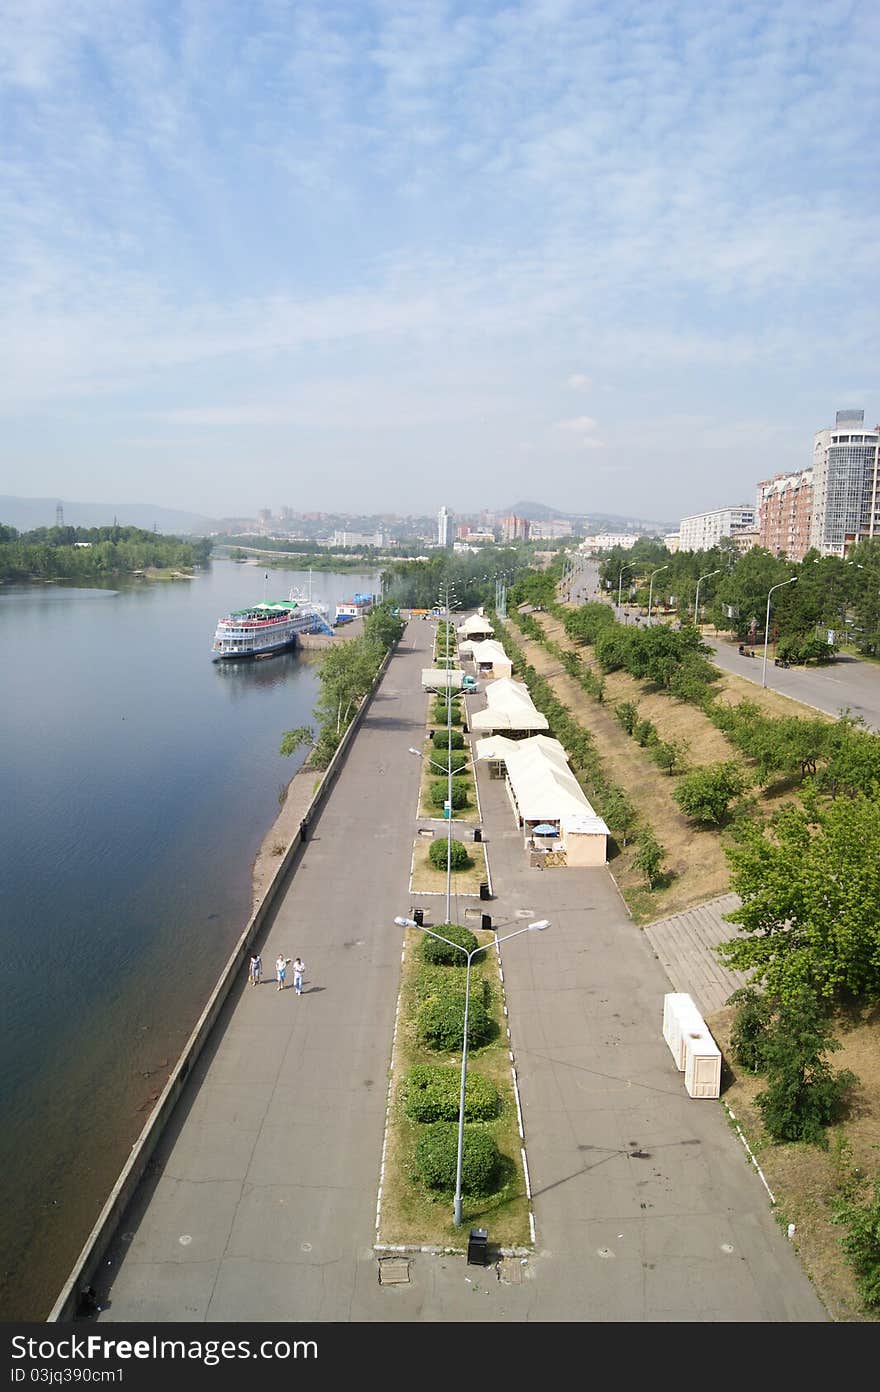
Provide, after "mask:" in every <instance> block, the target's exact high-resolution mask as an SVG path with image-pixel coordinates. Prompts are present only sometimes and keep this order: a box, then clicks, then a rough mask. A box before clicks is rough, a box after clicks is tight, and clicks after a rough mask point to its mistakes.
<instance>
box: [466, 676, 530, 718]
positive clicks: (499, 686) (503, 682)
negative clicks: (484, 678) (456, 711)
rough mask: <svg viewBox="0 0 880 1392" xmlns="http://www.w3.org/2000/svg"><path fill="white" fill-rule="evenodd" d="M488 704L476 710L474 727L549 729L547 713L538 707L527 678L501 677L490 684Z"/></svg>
mask: <svg viewBox="0 0 880 1392" xmlns="http://www.w3.org/2000/svg"><path fill="white" fill-rule="evenodd" d="M486 700H487V702H488V704H487V705H486V706H485V708H484V709H483V710H479V711H472V712H471V716H470V724H471V729H472V730H473V731H475V732H477V731H481V730H487V731H488V730H546V729H548V728H549V725H548V721H547V717H546V715H544V714H543V713H542V712H541V711H539V710H538V709H537V707H536V706H535V704H534V702H533V701H532V698H531V696H530V695H529V689H528V687H527V686H526V684H525V682H518V681H514V680H513V678H512V677H499V678H498V680H497V681H493V682H489V683H488V685H487V686H486Z"/></svg>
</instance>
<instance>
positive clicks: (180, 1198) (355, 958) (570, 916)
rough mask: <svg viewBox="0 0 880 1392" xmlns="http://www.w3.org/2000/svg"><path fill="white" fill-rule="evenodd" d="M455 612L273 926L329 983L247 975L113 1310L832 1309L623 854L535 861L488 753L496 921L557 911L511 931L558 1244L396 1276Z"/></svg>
mask: <svg viewBox="0 0 880 1392" xmlns="http://www.w3.org/2000/svg"><path fill="white" fill-rule="evenodd" d="M431 636H432V627H431V625H429V624H425V623H421V622H418V621H416V622H413V623H410V625H409V628H408V631H407V635H406V638H405V640H404V647H403V650H402V651H399V652H398V654H397V655H396V656H395V657H394V659H393V660H392V662H391V664H390V666H389V669H388V672H387V674H386V677H385V679H384V681H383V683H382V685H381V687H380V689H379V692H378V696H377V699H376V700H375V701H374V703H373V705H372V707H371V709H370V711H369V713H368V716H367V719H366V721H365V724H364V726H363V728H362V730H361V732H360V733H359V735H358V737H357V739H356V740H355V742H354V744H353V746H352V749H351V751H350V753H349V756H348V758H347V761H346V764H345V767H344V768H343V770H342V771H341V773H340V776H339V780H338V782H337V784H336V786H335V788H334V790H333V792H332V794H331V796H330V798H329V799H328V801H327V803H326V804H325V807H324V810H323V812H322V813H321V816H320V818H319V820H318V821H317V823H316V825H315V828H314V835H313V836H312V838H311V839H310V840H309V842H308V843H307V844H306V846H305V847H304V849H303V852H302V856H301V859H300V861H299V864H298V867H297V868H296V871H295V874H294V876H293V878H292V879H291V881H290V886H289V889H288V891H287V893H286V895H285V897H284V899H283V902H282V903H281V904H280V906H279V908H278V910H277V912H276V915H275V917H274V920H273V921H272V923H271V925H270V926H269V928H268V930H267V934H266V938H265V941H264V942H263V944H262V953H263V961H264V962H265V963H270V962H272V961H274V958H275V956H276V955H277V954H278V952H279V951H283V952H284V953H285V955H286V956H294V955H295V954H296V953H300V954H301V955H302V956H303V957H304V959H305V962H306V965H307V972H306V990H305V993H304V995H303V996H302V997H301V998H300V997H297V996H296V995H295V994H294V992H293V991H292V990H286V991H284V992H278V991H276V989H275V987H274V984H273V983H267V984H265V985H263V986H261V987H260V988H257V989H254V988H251V987H249V986H248V985H247V984H246V983H245V982H244V980H243V981H242V985H241V987H240V989H239V990H238V991H237V992H233V993H232V995H231V997H230V1000H229V1002H228V1004H227V1008H226V1011H225V1013H224V1016H223V1017H222V1019H221V1021H220V1023H219V1026H218V1028H217V1030H216V1033H215V1037H214V1040H213V1042H212V1045H211V1046H210V1047H209V1048H208V1049H207V1050H206V1052H205V1055H204V1056H203V1058H202V1059H201V1060H200V1062H199V1064H198V1066H197V1067H196V1068H195V1069H194V1070H193V1077H192V1079H191V1082H190V1084H189V1086H188V1088H187V1090H186V1092H185V1094H184V1097H183V1099H182V1102H181V1105H180V1107H179V1109H178V1113H177V1115H176V1117H175V1120H174V1122H173V1124H172V1126H171V1127H170V1128H169V1130H168V1132H167V1133H166V1136H165V1137H164V1138H163V1140H162V1142H161V1144H160V1147H159V1150H158V1152H157V1156H156V1161H155V1165H154V1168H153V1171H152V1173H151V1174H150V1176H148V1178H147V1180H146V1181H145V1183H144V1184H143V1185H142V1186H141V1189H140V1191H139V1193H138V1194H137V1196H136V1198H135V1200H134V1202H133V1204H132V1207H131V1210H130V1212H129V1214H128V1215H127V1217H126V1219H125V1221H124V1223H123V1228H122V1232H121V1235H120V1240H119V1242H118V1244H117V1246H116V1248H115V1250H114V1251H113V1252H112V1254H111V1265H110V1266H109V1267H104V1268H103V1271H104V1273H105V1276H106V1285H105V1286H103V1287H102V1286H100V1285H99V1286H98V1287H97V1288H98V1295H99V1303H100V1304H101V1305H103V1306H104V1309H103V1313H102V1314H101V1315H100V1319H102V1320H108V1321H112V1320H133V1321H150V1320H206V1321H217V1320H222V1321H233V1322H234V1321H263V1320H299V1321H312V1320H320V1321H366V1320H370V1321H402V1320H425V1321H449V1320H468V1321H495V1322H501V1321H517V1322H520V1321H525V1320H538V1321H559V1320H565V1321H597V1320H601V1321H619V1322H625V1321H728V1320H755V1321H758V1320H762V1321H767V1320H769V1321H789V1320H794V1321H805V1320H822V1319H824V1318H825V1315H824V1312H823V1309H822V1306H821V1305H820V1303H819V1301H818V1299H817V1297H816V1295H815V1293H814V1291H813V1289H812V1286H811V1285H810V1283H809V1281H808V1280H807V1279H806V1277H805V1275H804V1274H803V1272H802V1270H801V1268H800V1266H799V1264H798V1262H797V1259H796V1256H795V1253H794V1251H793V1249H792V1247H791V1245H790V1244H789V1243H788V1242H787V1240H786V1239H785V1237H784V1235H783V1234H782V1233H781V1231H780V1229H779V1227H778V1225H777V1224H776V1222H775V1220H774V1218H773V1216H772V1214H771V1212H770V1210H769V1205H768V1200H767V1196H766V1193H765V1191H764V1189H763V1188H762V1186H761V1184H760V1181H759V1179H758V1178H757V1176H756V1175H755V1173H754V1171H753V1170H752V1168H751V1167H750V1166H749V1164H748V1163H747V1161H746V1158H745V1156H744V1153H743V1151H742V1148H741V1145H740V1143H739V1141H738V1140H737V1138H736V1137H735V1136H734V1134H733V1132H732V1131H731V1129H730V1127H729V1126H728V1124H727V1121H726V1118H725V1114H724V1112H723V1109H722V1108H721V1107H720V1106H719V1105H718V1104H717V1103H715V1102H711V1101H693V1100H691V1099H690V1098H688V1097H687V1095H686V1093H685V1091H684V1087H683V1084H682V1079H681V1075H680V1074H679V1073H678V1072H677V1070H676V1069H675V1067H674V1065H673V1062H672V1058H671V1055H670V1053H669V1050H668V1049H667V1047H666V1045H665V1043H664V1042H663V1040H662V1036H661V1015H662V1002H663V994H664V992H665V991H667V990H669V989H670V982H669V979H668V977H667V976H666V973H665V972H664V970H663V968H662V966H661V964H660V962H659V961H658V960H657V957H656V956H655V954H654V950H653V948H652V944H651V942H650V941H649V939H648V938H647V936H646V935H645V934H644V933H643V932H642V931H641V930H639V929H638V928H636V927H635V926H634V925H633V924H632V922H631V921H630V919H629V917H628V915H627V913H626V911H625V909H624V906H623V904H622V902H621V900H620V899H619V897H618V895H617V891H616V889H615V887H614V884H613V882H612V880H611V878H610V876H609V875H608V874H607V872H606V871H605V870H604V869H600V870H568V871H557V872H554V871H541V870H533V869H529V868H528V866H527V865H526V861H525V857H524V855H523V850H522V839H521V834H520V833H519V832H518V831H517V830H516V829H515V828H514V826H513V824H512V817H511V811H510V804H509V802H508V799H507V796H506V793H505V791H504V785H503V784H502V783H500V782H495V781H490V780H488V779H484V778H483V777H482V771H481V798H482V810H483V826H484V834H485V839H486V842H487V849H488V852H489V855H490V857H491V863H492V874H493V882H494V885H495V889H496V893H497V898H496V899H495V900H494V901H493V902H492V903H491V904H490V905H484V907H486V908H488V909H490V910H491V914H492V921H493V927H494V928H496V929H497V930H498V932H499V933H500V934H503V933H504V932H505V931H514V930H515V928H517V927H521V926H523V922H524V921H526V920H527V918H529V917H531V916H532V915H534V916H536V917H547V918H550V919H551V920H552V928H551V929H550V930H548V931H547V932H545V933H541V934H529V935H523V936H522V937H520V938H518V939H517V940H516V941H515V942H511V943H510V944H508V945H507V947H506V948H505V949H503V952H504V976H505V985H506V991H507V1000H508V1005H509V1010H510V1022H511V1031H512V1038H513V1045H514V1049H515V1054H516V1060H517V1066H518V1069H519V1077H520V1086H521V1096H522V1107H523V1115H524V1121H525V1130H526V1141H527V1147H528V1156H529V1166H530V1171H531V1181H532V1188H533V1193H534V1205H535V1213H536V1221H537V1252H536V1254H535V1256H534V1257H532V1258H531V1259H529V1261H528V1263H527V1264H526V1266H525V1267H521V1266H519V1265H510V1266H507V1267H505V1268H502V1273H503V1278H502V1279H499V1275H501V1274H502V1273H499V1274H496V1272H495V1271H494V1270H489V1271H487V1272H485V1273H484V1272H483V1271H481V1270H480V1269H478V1268H473V1267H470V1268H469V1267H467V1266H466V1264H465V1261H464V1258H463V1257H461V1256H459V1257H435V1256H430V1255H428V1254H415V1255H413V1256H412V1258H411V1259H410V1260H409V1262H408V1278H409V1279H408V1280H407V1281H404V1282H403V1283H401V1284H395V1285H389V1286H386V1285H381V1284H380V1283H379V1280H378V1269H377V1259H376V1254H375V1251H374V1249H373V1241H374V1224H375V1207H376V1192H377V1181H378V1168H379V1157H380V1155H381V1148H382V1137H383V1130H384V1121H385V1099H386V1090H387V1076H388V1064H389V1056H390V1046H391V1038H392V1032H393V1026H394V1015H395V1006H396V998H397V989H398V979H399V969H400V947H401V941H400V929H398V928H397V927H395V925H394V924H393V921H392V920H393V918H394V915H395V914H399V913H401V912H403V913H407V912H408V910H409V907H410V904H411V902H412V900H411V897H410V896H409V893H408V890H407V883H408V873H409V849H410V846H411V843H412V837H413V832H414V828H415V826H416V824H417V823H416V816H415V813H416V800H417V792H418V781H419V765H418V762H417V761H416V760H415V759H411V758H408V757H407V755H406V749H407V746H408V745H410V744H413V743H418V742H419V732H420V730H421V728H422V727H423V722H424V715H425V698H424V696H423V695H422V693H421V690H420V685H419V673H420V669H421V667H422V666H423V665H425V653H426V650H427V649H428V647H429V644H430V640H431ZM413 645H415V649H420V651H418V650H414V647H413ZM479 700H480V698H478V703H479ZM424 906H425V908H426V922H431V921H434V922H436V921H437V918H436V915H437V914H438V913H442V909H438V904H437V901H436V900H431V899H426V900H425V901H424ZM459 907H460V908H461V906H459ZM432 915H434V917H433V919H432ZM459 916H460V914H459ZM489 1226H490V1234H489V1236H490V1241H491V1236H492V1234H491V1224H490V1225H489Z"/></svg>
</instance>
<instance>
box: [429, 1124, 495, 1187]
mask: <svg viewBox="0 0 880 1392" xmlns="http://www.w3.org/2000/svg"><path fill="white" fill-rule="evenodd" d="M500 1161H501V1156H500V1155H499V1153H498V1147H497V1145H496V1144H495V1141H494V1140H493V1138H492V1136H490V1135H489V1133H488V1131H485V1130H483V1128H482V1127H479V1126H465V1128H464V1133H463V1136H462V1154H461V1188H462V1192H463V1193H465V1194H488V1193H491V1191H492V1181H493V1180H494V1179H495V1176H496V1175H497V1173H498V1170H499V1166H500ZM457 1162H458V1127H457V1126H456V1125H455V1124H454V1123H452V1122H448V1121H437V1122H435V1123H434V1124H433V1125H432V1126H427V1127H426V1128H425V1130H424V1133H423V1134H422V1135H421V1136H420V1137H419V1139H418V1141H417V1142H416V1148H415V1154H414V1156H413V1168H414V1173H415V1176H416V1178H417V1179H419V1180H421V1182H422V1183H423V1184H424V1185H425V1186H426V1187H427V1188H428V1189H440V1190H443V1191H444V1192H446V1193H453V1192H454V1190H455V1177H456V1166H457Z"/></svg>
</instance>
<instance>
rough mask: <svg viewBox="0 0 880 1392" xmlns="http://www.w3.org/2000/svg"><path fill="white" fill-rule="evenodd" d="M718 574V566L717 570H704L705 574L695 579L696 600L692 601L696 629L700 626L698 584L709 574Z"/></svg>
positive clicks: (709, 575)
mask: <svg viewBox="0 0 880 1392" xmlns="http://www.w3.org/2000/svg"><path fill="white" fill-rule="evenodd" d="M720 574H721V570H720V568H719V569H718V570H709V571H707V572H706V574H705V575H701V576H700V578H699V580H698V581H697V598H696V600H695V601H694V626H695V627H696V628H697V629H699V627H700V586H701V585H702V583H703V581H704V580H708V579H709V578H710V577H711V576H713V575H720ZM715 631H716V633H717V631H718V630H717V629H716V630H715Z"/></svg>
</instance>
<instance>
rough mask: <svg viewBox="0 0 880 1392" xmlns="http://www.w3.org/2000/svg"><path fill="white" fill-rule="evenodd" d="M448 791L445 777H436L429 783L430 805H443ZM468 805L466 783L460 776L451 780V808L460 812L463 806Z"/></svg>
mask: <svg viewBox="0 0 880 1392" xmlns="http://www.w3.org/2000/svg"><path fill="white" fill-rule="evenodd" d="M448 792H449V784H448V783H447V781H446V779H445V778H438V779H437V781H436V783H432V784H431V790H430V793H429V795H428V796H429V800H430V802H431V805H432V807H443V805H444V804H445V802H446V797H447V794H448ZM468 806H470V799H469V797H468V785H467V783H465V782H464V780H463V779H461V778H453V780H452V810H453V812H460V811H461V809H462V808H463V807H468Z"/></svg>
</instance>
